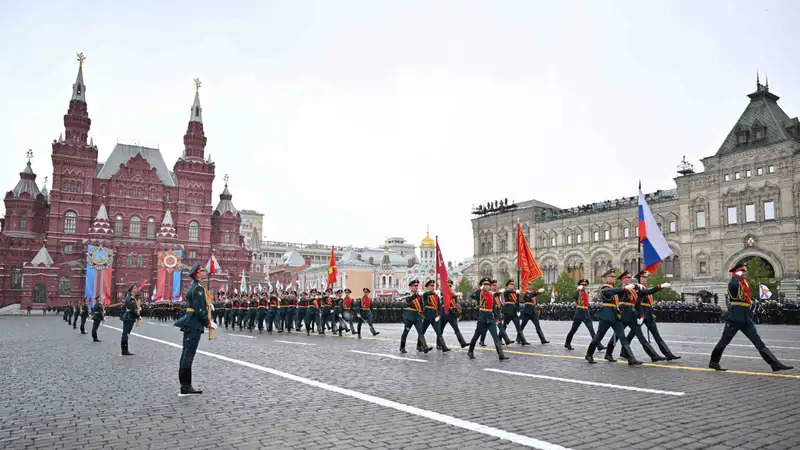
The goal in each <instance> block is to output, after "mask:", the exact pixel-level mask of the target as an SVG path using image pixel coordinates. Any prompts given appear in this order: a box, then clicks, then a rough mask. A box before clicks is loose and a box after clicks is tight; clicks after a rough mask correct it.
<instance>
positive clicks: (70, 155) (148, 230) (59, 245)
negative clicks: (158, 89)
mask: <svg viewBox="0 0 800 450" xmlns="http://www.w3.org/2000/svg"><path fill="white" fill-rule="evenodd" d="M197 85H198V86H197V87H198V89H197V91H196V92H195V96H194V103H193V104H192V107H191V114H190V118H189V122H188V126H187V130H186V133H185V134H184V136H183V142H184V152H183V156H182V157H181V158H179V159H178V160H177V161H176V162H175V164H174V165H173V168H172V170H169V169H168V167H167V165H166V163H165V161H164V158H163V156H162V154H161V152H160V150H159V149H154V148H147V147H140V146H135V145H125V144H119V143H118V144H117V145H116V146H115V147H114V149H113V150H112V151H111V154H110V155H108V157H107V158H106V159H105V161H104V162H101V161H99V160H98V156H99V155H98V153H99V151H98V148H97V146H96V145H94V142H93V140H92V139H89V130H90V128H91V124H92V121H91V119H90V118H89V113H88V107H87V102H86V85H85V84H84V81H83V64H82V61H81V64H80V67H79V68H78V76H77V79H76V80H75V84H73V85H72V97H71V99H70V102H69V107H68V109H67V113H66V114H65V115H64V133H63V134H61V135H60V136H59V137H58V139H54V140H53V143H52V163H53V178H52V181H53V186H52V189H51V190H50V192H47V189H46V187H45V188H43V189H41V190H40V189H39V187H38V185H37V183H36V178H37V176H36V174H35V173H34V172H33V168H32V165H31V161H30V158H29V160H28V164H27V166H26V167H25V168H24V170H23V171H22V172H21V173H20V180H19V181H18V182H17V183H16V186H15V187H14V188H13V189H12V190H11V191H8V192H7V193H6V195H5V198H4V202H5V207H6V217H5V218H4V219H3V220H2V221H1V222H0V307H2V306H5V305H9V304H15V303H20V306H21V308H25V307H27V306H28V305H32V306H33V307H34V308H41V307H44V306H61V305H64V304H66V303H68V302H71V301H75V300H77V299H80V298H82V297H83V295H84V284H85V280H86V271H87V269H86V268H87V248H88V245H93V246H102V247H104V248H106V249H108V250H110V251H111V252H112V254H113V256H114V259H113V263H112V265H111V270H112V286H111V298H112V299H115V300H116V299H120V298H121V296H122V294H123V293H124V290H125V287H126V285H127V284H128V283H130V282H133V281H137V282H144V283H145V284H146V285H147V287H146V288H145V289H144V292H145V293H146V294H145V297H148V296H149V295H150V294H152V290H153V287H154V286H155V281H156V276H157V272H158V264H159V255H162V254H163V253H162V252H166V251H170V250H172V251H175V250H181V252H182V255H183V261H182V263H183V264H184V265H185V266H191V265H193V264H194V263H195V262H200V263H202V264H205V263H206V262H207V261H208V259H209V257H210V256H211V254H212V251H213V252H214V255H215V256H216V258H217V260H218V261H219V264H220V266H221V267H222V269H223V271H222V272H220V273H219V274H218V275H217V276H215V277H214V278H213V279H212V282H211V287H212V288H220V287H225V286H232V285H233V283H235V282H237V281H238V279H239V275H240V274H241V272H242V270H243V269H244V270H248V269H249V267H250V255H249V252H248V251H247V250H246V249H245V248H244V245H243V238H242V237H241V236H240V234H239V226H240V222H241V218H240V215H239V212H238V210H237V209H236V208H235V207H234V206H233V202H232V195H231V193H230V191H229V190H228V186H227V177H226V185H225V190H224V192H223V193H222V194H221V195H220V201H219V203H218V205H217V206H216V208H213V206H212V198H211V197H212V195H211V193H212V183H213V182H214V178H215V170H216V165H215V163H213V162H211V160H210V158H208V159H206V157H205V147H206V141H207V139H206V136H205V131H204V129H203V115H202V108H201V106H200V95H199V82H198V83H197ZM212 249H213V250H212ZM180 278H181V287H180V289H181V292H183V291H184V290H185V288H186V287H187V285H188V283H189V280H188V278H187V277H186V275H185V274H184V275H182V276H181V277H180Z"/></svg>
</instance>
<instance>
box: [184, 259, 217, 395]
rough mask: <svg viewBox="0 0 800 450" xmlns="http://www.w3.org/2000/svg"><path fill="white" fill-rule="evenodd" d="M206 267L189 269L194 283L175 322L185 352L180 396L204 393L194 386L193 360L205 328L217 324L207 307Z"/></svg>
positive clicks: (210, 327)
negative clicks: (180, 314) (183, 310)
mask: <svg viewBox="0 0 800 450" xmlns="http://www.w3.org/2000/svg"><path fill="white" fill-rule="evenodd" d="M207 274H208V272H206V269H204V268H203V267H202V266H201V265H200V263H196V264H195V265H194V266H193V267H192V269H191V270H190V271H189V277H191V278H192V280H193V281H192V284H191V285H189V289H188V290H187V291H186V313H185V314H184V315H183V316H181V318H180V319H178V320H177V321H176V322H175V326H176V327H178V328H180V330H181V331H182V332H183V352H182V353H181V361H180V366H179V368H178V381H179V382H180V384H181V392H180V394H178V395H180V396H184V395H191V394H202V393H203V391H201V390H199V389H195V388H194V387H193V386H192V362H193V361H194V355H195V353H196V352H197V345H198V344H199V343H200V336H201V335H202V334H203V329H204V328H209V329H216V328H217V325H216V324H215V323H214V322H212V321H211V320H209V316H208V310H207V308H206V288H205V286H204V284H205V281H206V275H207Z"/></svg>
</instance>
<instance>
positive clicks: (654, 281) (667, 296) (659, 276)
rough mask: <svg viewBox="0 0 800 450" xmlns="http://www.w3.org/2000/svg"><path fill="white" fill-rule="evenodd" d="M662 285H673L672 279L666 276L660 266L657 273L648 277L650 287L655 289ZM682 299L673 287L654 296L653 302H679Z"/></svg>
mask: <svg viewBox="0 0 800 450" xmlns="http://www.w3.org/2000/svg"><path fill="white" fill-rule="evenodd" d="M662 283H672V278H671V277H668V276H667V275H666V274H664V271H663V270H661V267H660V266H659V267H658V269H656V273H654V274H652V275H650V276H649V277H647V285H648V286H649V287H655V286H656V285H659V284H662ZM680 298H681V296H680V294H678V293H677V292H675V290H674V289H672V288H671V287H669V288H666V289H662V290H660V291H658V292H656V293H655V294H653V300H668V301H674V300H679V299H680Z"/></svg>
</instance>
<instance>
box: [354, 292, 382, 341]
mask: <svg viewBox="0 0 800 450" xmlns="http://www.w3.org/2000/svg"><path fill="white" fill-rule="evenodd" d="M369 293H370V290H369V288H364V296H363V297H361V300H360V301H359V304H358V313H357V315H356V320H358V332H357V334H358V338H359V339H361V324H362V323H363V322H366V323H367V325H369V331H370V332H371V333H372V335H373V336H377V335H379V334H380V331H375V327H374V326H373V325H372V312H373V308H374V306H375V304H374V303H373V302H372V299H371V298H370V297H369Z"/></svg>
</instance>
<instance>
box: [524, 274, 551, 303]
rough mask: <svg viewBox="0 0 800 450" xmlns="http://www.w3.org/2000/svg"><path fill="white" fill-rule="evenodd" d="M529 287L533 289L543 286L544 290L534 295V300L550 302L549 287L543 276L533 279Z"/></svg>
mask: <svg viewBox="0 0 800 450" xmlns="http://www.w3.org/2000/svg"><path fill="white" fill-rule="evenodd" d="M531 287H532V288H533V290H534V291H535V290H538V289H539V288H544V292H542V293H541V294H539V295H537V296H536V301H537V302H538V303H550V287H549V286H548V285H547V283H545V282H544V277H539V278H537V279H535V280H533V283H532V285H531ZM521 290H522V289H521Z"/></svg>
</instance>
